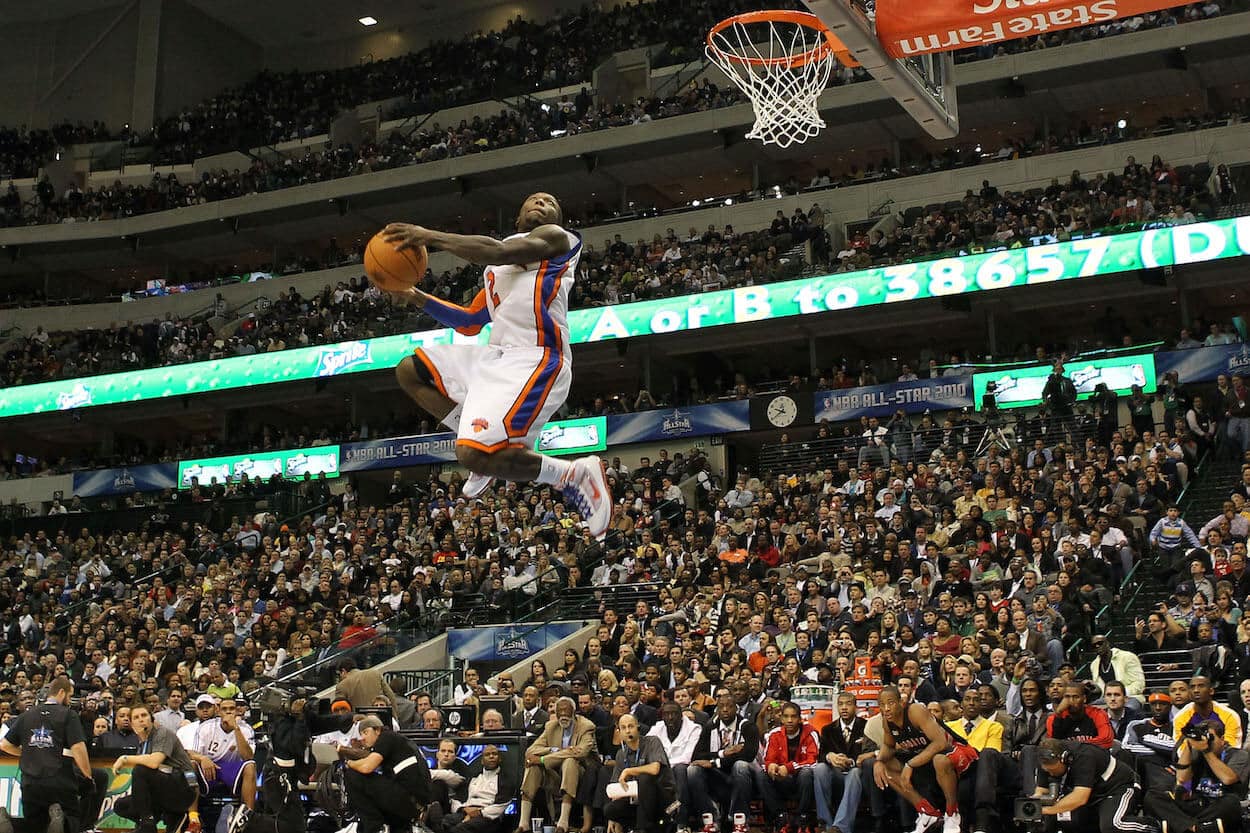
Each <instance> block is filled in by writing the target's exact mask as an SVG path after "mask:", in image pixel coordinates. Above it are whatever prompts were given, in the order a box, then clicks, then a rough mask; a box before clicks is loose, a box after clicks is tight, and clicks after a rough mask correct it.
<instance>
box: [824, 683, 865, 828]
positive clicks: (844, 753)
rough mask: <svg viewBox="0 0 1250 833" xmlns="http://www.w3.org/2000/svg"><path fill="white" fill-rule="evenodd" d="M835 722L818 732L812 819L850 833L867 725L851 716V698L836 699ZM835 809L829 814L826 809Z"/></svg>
mask: <svg viewBox="0 0 1250 833" xmlns="http://www.w3.org/2000/svg"><path fill="white" fill-rule="evenodd" d="M837 712H838V719H837V720H835V721H833V722H832V723H829V724H828V725H826V726H825V727H824V728H822V729H821V730H820V762H819V763H818V764H817V765H816V771H815V772H814V773H813V777H814V780H815V785H814V786H815V792H816V817H817V818H818V819H819V820H820V823H821V824H823V825H824V826H825V827H826V828H830V829H833V830H837V831H840V833H851V830H852V828H853V827H854V825H855V814H856V812H858V810H859V799H860V795H861V794H862V793H863V787H862V785H861V782H860V772H861V770H860V763H861V759H866V758H867V757H870V753H869V754H865V744H864V726H865V725H867V721H866V720H864V718H862V717H859V716H857V715H856V714H855V695H854V694H851V693H850V692H849V691H844V692H842V693H841V694H839V695H838V708H837ZM831 807H837V812H836V814H835V813H831V812H830V808H831Z"/></svg>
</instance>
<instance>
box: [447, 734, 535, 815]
mask: <svg viewBox="0 0 1250 833" xmlns="http://www.w3.org/2000/svg"><path fill="white" fill-rule="evenodd" d="M502 762H503V756H502V755H500V753H499V747H497V746H494V745H493V744H492V745H488V746H487V747H486V748H485V749H483V750H482V771H481V772H479V773H478V774H477V775H475V776H473V777H472V778H470V779H469V783H468V787H467V789H466V797H465V799H464V800H463V801H460V800H459V799H452V801H451V813H450V814H449V815H446V816H444V817H443V827H442V830H443V833H503V831H504V824H505V823H506V822H507V819H506V818H505V816H504V813H505V812H506V811H507V809H508V804H509V803H510V802H511V801H512V799H513V797H514V796H516V794H517V791H518V790H519V789H520V784H519V783H518V782H517V779H516V776H515V775H512V774H510V773H509V772H507V771H506V770H505V769H504V768H503V765H502Z"/></svg>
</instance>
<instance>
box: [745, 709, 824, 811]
mask: <svg viewBox="0 0 1250 833" xmlns="http://www.w3.org/2000/svg"><path fill="white" fill-rule="evenodd" d="M766 744H767V745H766V746H765V752H764V767H763V769H760V768H759V767H758V765H757V766H755V767H754V770H755V772H754V774H755V782H756V786H757V788H758V791H759V794H760V797H761V798H762V799H763V800H764V813H765V815H766V816H767V817H768V818H769V819H770V820H776V819H781V818H782V815H783V812H784V806H783V803H782V802H784V801H785V800H786V799H792V798H794V797H795V796H797V797H798V800H799V821H798V825H797V829H796V827H795V826H794V825H792V824H790V823H789V822H786V823H784V824H782V825H781V826H780V827H778V828H775V829H777V830H778V831H779V833H813V831H815V830H816V826H815V817H814V813H815V809H816V791H815V780H814V779H815V775H816V764H818V763H819V762H820V733H819V732H817V731H816V730H815V729H813V728H812V727H811V726H809V725H808V724H806V723H804V722H803V715H802V713H801V712H800V711H799V707H798V706H796V705H795V704H794V703H785V704H783V705H782V707H781V726H779V727H778V728H776V729H774V730H773V731H772V732H770V733H769V734H768V737H767V740H766Z"/></svg>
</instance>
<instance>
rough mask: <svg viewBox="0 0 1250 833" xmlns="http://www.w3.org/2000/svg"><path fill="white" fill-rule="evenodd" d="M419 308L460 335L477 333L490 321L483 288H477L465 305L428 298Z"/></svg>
mask: <svg viewBox="0 0 1250 833" xmlns="http://www.w3.org/2000/svg"><path fill="white" fill-rule="evenodd" d="M421 309H422V310H423V311H424V312H427V313H429V314H430V316H431V317H432V318H433V319H434V320H435V321H437V322H438V323H440V324H442V325H443V326H444V327H452V328H454V329H455V331H456V332H458V333H460V334H461V335H466V336H474V335H477V334H478V333H480V332H481V331H482V327H484V326H486V325H487V324H489V323H490V308H489V307H487V305H486V290H485V289H479V290H478V292H477V295H474V296H473V300H472V301H471V302H470V303H469V305H468V306H467V307H462V306H460V305H459V304H453V303H451V302H450V301H443V300H440V299H438V298H430V299H428V300H427V301H426V302H425V303H424V304H423V305H422V306H421Z"/></svg>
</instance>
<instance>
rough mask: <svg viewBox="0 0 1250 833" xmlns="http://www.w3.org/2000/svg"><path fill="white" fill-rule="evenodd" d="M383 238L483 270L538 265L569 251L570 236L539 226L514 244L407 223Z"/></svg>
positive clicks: (389, 228)
mask: <svg viewBox="0 0 1250 833" xmlns="http://www.w3.org/2000/svg"><path fill="white" fill-rule="evenodd" d="M382 234H383V238H382V239H383V240H385V241H386V242H387V243H390V244H391V245H393V246H394V247H395V248H396V249H399V250H403V249H415V248H417V247H418V246H433V247H435V248H437V249H441V250H442V251H445V252H451V253H452V254H453V255H455V256H456V257H458V258H461V259H462V260H467V261H469V262H470V263H477V264H480V265H483V266H485V265H500V264H524V263H534V262H536V261H539V260H548V259H550V258H553V257H559V256H560V255H563V254H567V253H568V251H569V236H568V234H566V233H565V231H564V229H562V228H560V227H559V226H557V225H546V226H539V227H538V228H536V229H534V230H533V231H531V232H530V233H529V234H527V235H525V236H524V237H516V238H513V239H512V240H496V239H495V238H493V237H484V236H482V235H471V234H452V233H451V232H448V231H435V230H433V229H428V228H424V227H423V226H414V225H409V224H407V223H391V224H390V225H388V226H387V227H386V228H384V229H383V230H382Z"/></svg>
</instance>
